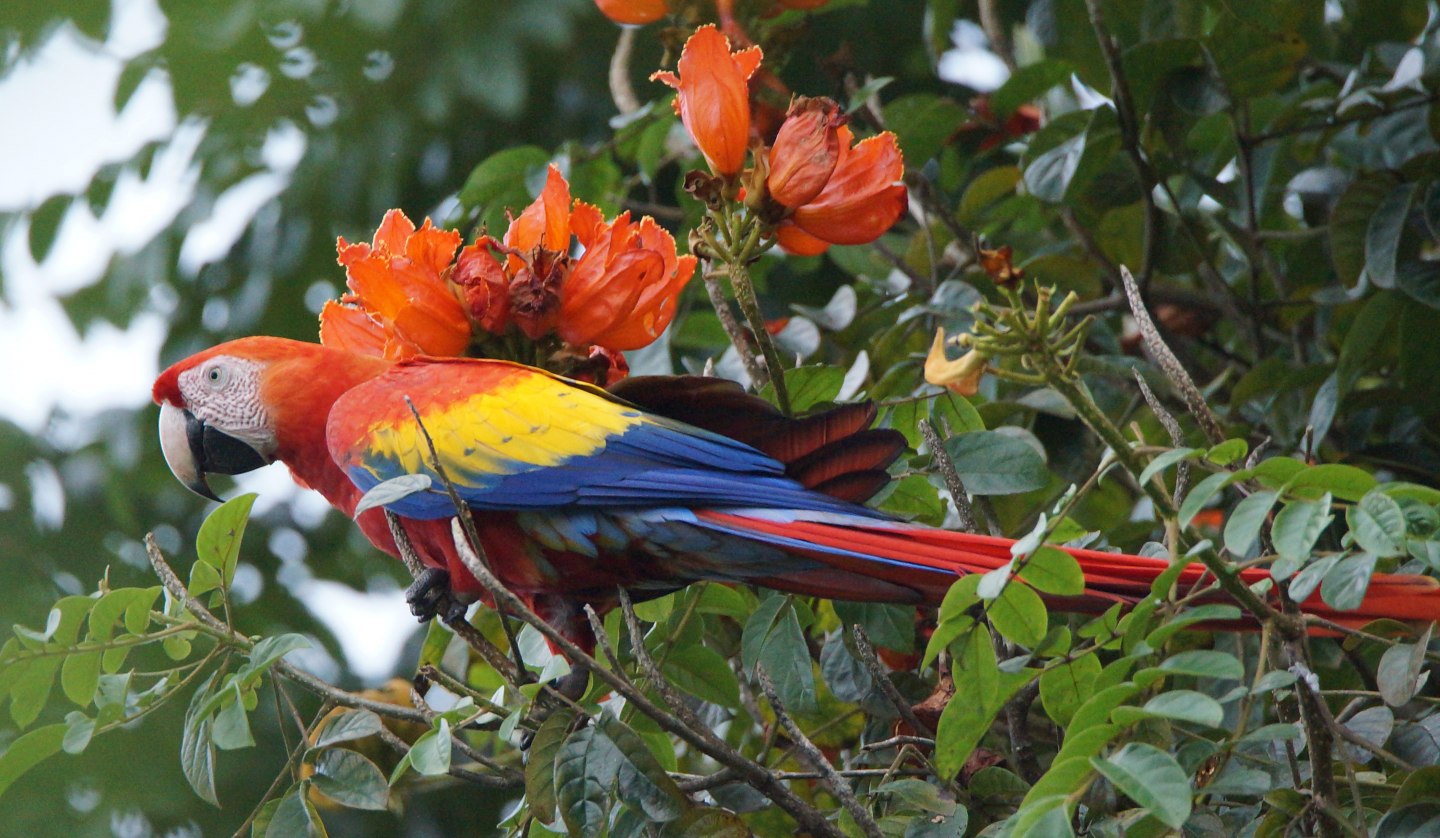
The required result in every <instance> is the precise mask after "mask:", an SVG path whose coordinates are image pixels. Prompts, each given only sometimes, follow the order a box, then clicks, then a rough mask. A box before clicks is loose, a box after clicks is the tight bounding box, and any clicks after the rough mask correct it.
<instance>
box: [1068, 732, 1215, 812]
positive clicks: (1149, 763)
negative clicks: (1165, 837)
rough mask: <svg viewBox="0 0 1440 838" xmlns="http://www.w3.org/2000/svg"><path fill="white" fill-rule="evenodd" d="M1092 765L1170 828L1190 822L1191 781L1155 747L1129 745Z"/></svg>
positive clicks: (1092, 761)
mask: <svg viewBox="0 0 1440 838" xmlns="http://www.w3.org/2000/svg"><path fill="white" fill-rule="evenodd" d="M1091 765H1092V766H1094V768H1095V770H1097V771H1099V772H1100V773H1101V774H1103V775H1105V778H1106V779H1107V780H1109V781H1110V782H1111V783H1113V784H1114V786H1115V788H1116V789H1117V790H1118V791H1120V792H1121V793H1122V794H1124V795H1126V796H1127V797H1129V798H1130V799H1131V800H1133V801H1135V802H1136V803H1138V804H1140V806H1142V807H1143V808H1145V809H1146V810H1147V811H1148V812H1150V814H1151V815H1153V816H1155V817H1156V818H1158V819H1159V820H1160V821H1161V822H1162V823H1164V824H1165V825H1166V826H1169V827H1170V828H1171V829H1179V828H1180V827H1182V826H1184V825H1185V821H1187V820H1189V818H1190V806H1191V800H1190V795H1191V789H1190V778H1189V776H1188V775H1186V773H1185V769H1183V768H1181V767H1180V765H1179V763H1177V762H1175V759H1174V757H1172V756H1170V755H1169V754H1167V753H1165V752H1164V751H1162V750H1160V749H1159V748H1156V747H1155V746H1154V745H1146V744H1144V743H1143V742H1131V743H1129V744H1127V745H1126V746H1125V747H1123V748H1121V749H1120V750H1119V751H1118V752H1116V753H1115V754H1113V755H1112V756H1110V757H1109V758H1107V759H1092V760H1091Z"/></svg>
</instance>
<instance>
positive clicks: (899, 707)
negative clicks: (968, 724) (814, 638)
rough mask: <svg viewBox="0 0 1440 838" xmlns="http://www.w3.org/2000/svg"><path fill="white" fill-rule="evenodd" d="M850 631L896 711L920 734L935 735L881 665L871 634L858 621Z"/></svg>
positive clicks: (872, 677)
mask: <svg viewBox="0 0 1440 838" xmlns="http://www.w3.org/2000/svg"><path fill="white" fill-rule="evenodd" d="M850 631H851V634H852V636H854V638H855V651H856V653H857V654H858V655H859V657H860V662H861V663H863V664H865V668H866V669H867V670H869V671H870V678H871V680H873V681H874V682H875V685H876V686H877V687H879V688H880V692H882V693H884V694H885V698H886V699H888V700H889V701H890V703H891V704H892V705H893V706H894V707H895V712H897V713H899V714H900V718H902V719H904V720H905V724H907V725H910V729H911V730H913V731H915V732H916V733H917V734H919V735H920V736H929V737H933V736H934V735H935V731H933V730H931V729H930V726H929V725H927V724H925V723H924V722H922V721H920V717H919V716H917V715H915V711H914V710H913V709H911V707H910V702H908V701H906V700H905V696H903V695H901V694H900V691H899V690H897V689H896V688H895V683H894V682H893V681H891V680H890V676H889V675H887V674H886V673H885V670H884V668H882V667H881V666H880V659H879V658H878V657H877V656H876V655H875V646H874V644H872V643H871V642H870V637H869V635H867V634H866V633H865V628H864V626H861V625H860V624H859V623H856V624H855V625H854V626H852V627H851V628H850Z"/></svg>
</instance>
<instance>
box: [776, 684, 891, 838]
mask: <svg viewBox="0 0 1440 838" xmlns="http://www.w3.org/2000/svg"><path fill="white" fill-rule="evenodd" d="M755 677H756V679H758V680H759V681H760V690H761V691H762V692H764V693H765V698H767V699H768V700H769V701H770V709H771V710H773V711H775V720H776V721H777V722H779V723H780V726H781V727H782V728H784V729H785V733H786V734H787V735H789V737H790V741H792V742H794V743H795V746H796V748H797V749H798V750H799V751H800V754H801V756H803V757H805V760H806V762H809V763H810V764H811V765H813V766H814V767H815V770H816V771H818V772H820V779H821V782H823V783H824V784H825V785H826V787H828V788H829V789H830V791H831V793H833V794H834V795H835V797H837V798H839V800H840V805H841V806H844V807H845V811H847V812H849V813H850V817H852V818H854V819H855V824H856V825H857V826H859V827H860V831H861V832H863V833H865V835H867V836H869V838H884V833H882V832H881V831H880V825H879V824H877V823H875V819H874V818H872V817H871V816H870V812H869V810H868V809H866V808H865V807H864V806H862V805H860V800H859V799H858V798H856V797H855V789H854V788H852V787H851V785H850V781H849V780H847V779H845V778H844V777H843V776H841V775H840V773H839V772H838V771H836V770H835V766H833V765H831V764H830V760H828V759H826V758H825V754H824V753H822V752H821V751H820V748H819V746H817V745H816V744H815V743H814V742H811V741H810V737H808V736H806V735H805V731H803V730H801V729H800V726H799V725H797V724H796V723H795V720H794V719H792V718H790V714H789V713H787V712H786V711H785V705H784V704H782V703H781V702H780V696H779V695H777V694H776V692H775V684H774V683H773V682H771V680H770V673H768V672H766V671H765V667H764V666H756V667H755Z"/></svg>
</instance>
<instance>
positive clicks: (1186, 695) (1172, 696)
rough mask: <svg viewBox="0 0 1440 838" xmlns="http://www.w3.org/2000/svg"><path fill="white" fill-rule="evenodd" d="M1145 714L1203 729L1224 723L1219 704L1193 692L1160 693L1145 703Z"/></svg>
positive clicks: (1173, 691)
mask: <svg viewBox="0 0 1440 838" xmlns="http://www.w3.org/2000/svg"><path fill="white" fill-rule="evenodd" d="M1145 712H1147V713H1150V714H1152V715H1156V716H1163V717H1165V718H1167V719H1175V720H1176V721H1181V722H1189V723H1191V724H1197V725H1203V726H1205V727H1220V725H1221V724H1222V723H1223V722H1224V721H1225V710H1224V708H1222V707H1221V706H1220V702H1218V701H1216V700H1215V699H1213V698H1211V697H1210V696H1208V695H1205V694H1204V693H1199V692H1195V691H1194V690H1171V691H1169V692H1163V693H1160V694H1159V695H1157V696H1155V697H1154V698H1152V699H1150V700H1149V701H1147V702H1145ZM1116 721H1120V719H1118V718H1117V719H1116Z"/></svg>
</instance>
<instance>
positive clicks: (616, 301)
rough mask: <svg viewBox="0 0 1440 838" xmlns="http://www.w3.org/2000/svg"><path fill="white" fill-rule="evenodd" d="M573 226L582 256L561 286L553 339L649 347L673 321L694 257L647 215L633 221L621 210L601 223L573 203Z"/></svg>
mask: <svg viewBox="0 0 1440 838" xmlns="http://www.w3.org/2000/svg"><path fill="white" fill-rule="evenodd" d="M572 223H574V225H575V234H576V238H577V239H579V241H580V244H581V246H583V247H584V248H585V253H584V254H583V255H582V256H581V257H580V258H579V260H577V261H576V263H575V266H574V267H573V268H572V269H571V271H570V275H569V276H568V277H566V279H565V281H564V284H563V285H562V286H561V300H560V325H559V328H558V331H559V333H560V337H562V338H564V340H565V341H566V342H567V343H571V344H577V345H583V344H595V345H598V346H603V347H606V348H608V349H612V350H625V349H639V348H640V347H642V346H647V345H649V344H650V343H652V342H653V341H654V340H655V339H656V338H657V337H659V336H660V333H661V332H663V331H665V327H666V326H669V325H670V321H671V320H672V319H673V318H674V316H675V300H676V298H677V297H678V296H679V294H680V291H681V289H683V288H684V287H685V283H687V282H689V281H690V277H691V275H693V274H694V272H695V257H694V256H677V255H676V253H675V240H674V239H673V238H671V236H670V234H669V233H668V232H666V231H665V230H664V229H663V228H661V227H660V226H659V225H658V224H656V223H655V220H654V219H652V218H649V217H646V218H642V219H641V220H640V223H638V224H635V223H632V222H631V221H630V214H629V213H628V212H627V213H621V214H620V216H619V217H618V218H616V219H615V221H614V222H611V223H606V222H605V221H604V219H603V217H602V216H601V214H600V210H599V209H597V208H595V207H593V206H591V205H589V204H586V203H584V202H581V201H577V202H576V203H575V211H574V213H573V215H572Z"/></svg>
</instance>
